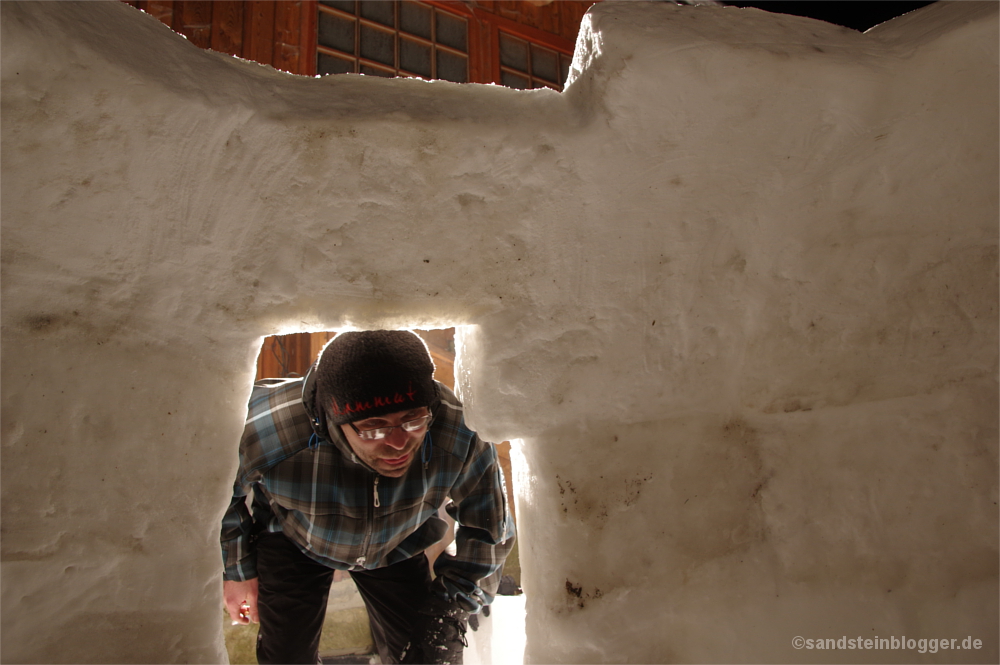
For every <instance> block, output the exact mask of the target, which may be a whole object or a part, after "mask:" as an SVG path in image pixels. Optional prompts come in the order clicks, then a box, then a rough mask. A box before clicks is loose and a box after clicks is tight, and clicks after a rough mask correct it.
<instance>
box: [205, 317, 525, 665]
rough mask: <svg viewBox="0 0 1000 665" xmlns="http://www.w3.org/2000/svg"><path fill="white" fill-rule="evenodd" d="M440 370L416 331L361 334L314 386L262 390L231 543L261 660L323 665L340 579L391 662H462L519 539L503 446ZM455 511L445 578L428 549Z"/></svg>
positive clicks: (235, 607) (228, 526) (230, 524)
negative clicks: (489, 436)
mask: <svg viewBox="0 0 1000 665" xmlns="http://www.w3.org/2000/svg"><path fill="white" fill-rule="evenodd" d="M433 372H434V364H433V362H432V361H431V358H430V354H429V353H428V352H427V347H426V346H425V345H424V343H423V341H422V340H421V339H420V338H419V337H417V336H416V335H414V334H413V333H410V332H404V331H384V330H380V331H367V332H348V333H343V334H341V335H338V336H337V337H335V338H334V339H333V340H331V341H330V342H329V343H328V344H327V346H326V347H325V348H324V349H323V351H322V352H321V353H320V356H319V359H318V360H317V362H316V364H315V365H314V366H313V368H312V369H311V370H310V371H309V373H308V374H307V375H306V377H305V379H286V380H277V381H276V380H267V381H262V382H258V384H257V385H255V387H254V389H253V393H252V396H251V398H250V409H249V413H248V415H247V422H246V429H245V430H244V433H243V438H242V440H241V442H240V466H239V472H238V474H237V477H236V483H235V486H234V491H233V499H232V502H231V504H230V506H229V509H228V510H227V511H226V514H225V516H224V518H223V520H222V538H221V540H222V554H223V560H224V565H225V572H224V580H225V581H224V583H223V595H224V598H225V603H226V607H227V608H228V610H229V614H230V616H231V617H232V619H233V621H236V622H239V623H243V624H246V623H250V622H258V621H259V622H260V632H259V637H258V639H257V660H258V661H259V662H260V663H311V664H312V663H318V662H319V639H320V631H321V629H322V626H323V619H324V615H325V612H326V603H327V595H328V593H329V590H330V583H331V581H332V579H333V573H334V570H345V571H349V572H350V575H351V577H352V578H353V579H354V581H355V583H356V584H357V587H358V591H359V592H360V593H361V596H362V598H363V599H364V601H365V606H366V607H367V610H368V617H369V620H370V623H371V629H372V636H373V637H374V639H375V644H376V646H377V648H378V652H379V656H380V657H381V660H382V662H383V663H461V662H462V650H463V648H464V644H465V630H466V621H467V619H468V617H469V615H470V614H471V613H475V612H478V611H479V610H480V608H482V607H483V606H484V605H487V604H488V603H490V602H491V601H492V599H493V594H494V593H495V591H496V587H497V584H498V582H499V579H500V574H501V568H502V566H503V562H504V559H505V558H506V556H507V554H508V553H509V552H510V549H511V547H512V545H513V540H514V526H513V524H512V523H511V520H510V517H509V513H508V510H507V498H506V496H505V493H504V481H503V473H502V471H501V470H500V464H499V462H498V460H497V455H496V451H495V450H494V447H493V445H492V444H490V443H487V442H485V441H482V440H481V439H480V438H479V437H478V436H477V435H476V433H475V432H473V431H471V430H470V429H469V428H468V427H466V426H465V422H464V420H463V417H462V405H461V403H460V402H459V401H458V400H457V399H456V398H455V395H454V394H453V393H452V392H451V391H450V390H449V389H448V388H446V387H445V386H443V385H442V384H440V383H438V382H436V381H434V380H433V379H432V378H431V377H432V374H433ZM251 489H252V490H253V498H252V505H251V506H250V507H249V508H248V506H247V503H248V502H247V496H248V494H249V493H250V490H251ZM446 502H447V511H448V513H449V514H450V515H451V516H452V517H454V518H455V520H456V521H457V523H458V532H457V534H456V543H455V544H456V553H455V554H454V555H450V554H447V553H443V554H441V555H440V556H439V557H438V559H437V561H436V562H435V564H434V578H433V580H432V578H431V573H430V569H429V566H428V563H427V557H426V556H425V555H424V553H423V552H424V550H425V549H426V548H428V547H429V546H431V545H433V544H434V543H437V542H438V541H440V540H441V539H442V538H443V537H444V536H445V534H446V531H447V523H446V522H445V521H444V520H442V519H440V518H439V517H438V516H437V511H438V508H439V507H440V506H442V505H445V504H446Z"/></svg>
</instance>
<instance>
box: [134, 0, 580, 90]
mask: <svg viewBox="0 0 1000 665" xmlns="http://www.w3.org/2000/svg"><path fill="white" fill-rule="evenodd" d="M126 1H127V2H128V4H131V5H133V6H135V7H137V8H139V9H141V10H143V11H145V12H147V13H149V14H150V15H152V16H154V17H155V18H157V19H159V20H160V21H162V22H163V23H165V24H166V25H168V26H170V28H171V29H173V30H174V31H176V32H178V33H180V34H182V35H184V36H185V37H187V39H188V40H190V41H191V43H192V44H195V45H196V46H199V47H201V48H206V49H212V50H214V51H219V52H220V53H228V54H230V55H235V56H238V57H240V58H244V59H247V60H254V61H256V62H260V63H263V64H267V65H271V66H273V67H275V68H276V69H280V70H283V71H287V72H290V73H292V74H301V75H304V76H316V75H324V74H340V73H357V74H365V75H370V76H413V77H421V78H427V79H432V78H434V79H444V80H448V81H455V82H458V83H498V84H501V85H506V86H509V87H514V88H538V87H549V88H554V89H562V86H563V84H564V83H565V80H566V71H567V70H568V67H569V63H570V60H571V58H572V55H573V48H574V42H575V40H576V34H577V32H578V30H579V27H580V20H581V19H582V18H583V15H584V13H585V12H586V11H587V9H588V8H589V7H590V6H591V5H592V4H593V0H559V1H558V2H552V1H551V0H466V1H459V0H421V1H417V0H126Z"/></svg>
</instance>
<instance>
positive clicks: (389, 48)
mask: <svg viewBox="0 0 1000 665" xmlns="http://www.w3.org/2000/svg"><path fill="white" fill-rule="evenodd" d="M394 37H395V35H393V34H392V33H391V32H383V31H382V30H379V29H377V28H373V27H370V26H367V25H362V26H361V57H362V58H368V59H369V60H374V61H375V62H381V63H382V64H385V65H389V66H394V65H395V64H396V63H395V54H394V52H393V51H394V48H393V47H394V44H393V42H395V39H394Z"/></svg>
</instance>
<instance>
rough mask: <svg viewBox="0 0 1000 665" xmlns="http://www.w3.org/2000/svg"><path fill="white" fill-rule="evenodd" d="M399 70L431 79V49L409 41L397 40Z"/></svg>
mask: <svg viewBox="0 0 1000 665" xmlns="http://www.w3.org/2000/svg"><path fill="white" fill-rule="evenodd" d="M399 68H400V69H405V70H407V71H409V72H413V73H414V74H417V75H418V76H423V77H424V78H430V77H431V47H430V46H427V45H425V44H421V43H419V42H414V41H410V40H409V39H400V40H399Z"/></svg>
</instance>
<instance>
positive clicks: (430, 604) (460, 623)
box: [400, 593, 469, 665]
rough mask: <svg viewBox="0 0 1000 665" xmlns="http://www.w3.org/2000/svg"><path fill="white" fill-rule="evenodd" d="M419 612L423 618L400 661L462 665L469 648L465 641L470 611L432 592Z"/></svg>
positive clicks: (419, 621)
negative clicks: (466, 650)
mask: <svg viewBox="0 0 1000 665" xmlns="http://www.w3.org/2000/svg"><path fill="white" fill-rule="evenodd" d="M417 613H418V616H419V617H420V619H419V620H418V621H417V624H416V625H415V626H414V628H413V635H412V636H411V637H410V643H409V644H408V645H407V646H406V648H405V649H404V650H403V653H402V655H401V657H400V662H401V663H425V664H426V663H435V664H444V665H446V664H449V663H450V665H461V664H462V658H463V655H464V652H465V647H467V646H469V643H468V642H467V641H466V639H465V626H466V622H467V621H468V619H469V612H468V611H466V610H465V609H463V608H462V607H461V606H460V605H459V604H458V603H456V602H454V601H450V600H448V599H447V598H442V597H441V596H438V595H437V594H434V593H432V594H431V595H430V596H428V598H427V602H426V603H424V605H423V607H421V608H420V609H419V610H418V611H417Z"/></svg>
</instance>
